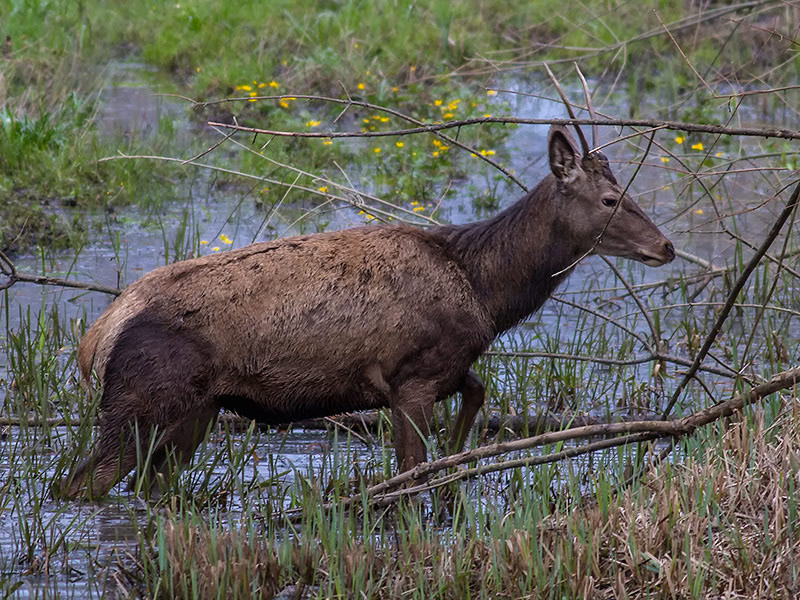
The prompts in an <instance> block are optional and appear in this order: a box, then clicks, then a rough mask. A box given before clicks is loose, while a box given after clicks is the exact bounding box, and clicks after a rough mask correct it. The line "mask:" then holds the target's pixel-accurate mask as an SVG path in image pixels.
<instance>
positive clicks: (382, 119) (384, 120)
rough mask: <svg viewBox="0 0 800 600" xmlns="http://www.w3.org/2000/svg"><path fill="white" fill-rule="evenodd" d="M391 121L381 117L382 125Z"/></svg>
mask: <svg viewBox="0 0 800 600" xmlns="http://www.w3.org/2000/svg"><path fill="white" fill-rule="evenodd" d="M388 121H389V117H381V123H387V122H388Z"/></svg>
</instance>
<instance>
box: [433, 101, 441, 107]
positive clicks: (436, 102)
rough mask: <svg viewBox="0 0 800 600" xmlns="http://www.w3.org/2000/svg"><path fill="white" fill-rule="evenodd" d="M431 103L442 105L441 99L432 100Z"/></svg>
mask: <svg viewBox="0 0 800 600" xmlns="http://www.w3.org/2000/svg"><path fill="white" fill-rule="evenodd" d="M433 103H434V104H435V105H436V106H441V105H442V101H441V100H434V101H433Z"/></svg>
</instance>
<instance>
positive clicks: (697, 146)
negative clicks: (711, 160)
mask: <svg viewBox="0 0 800 600" xmlns="http://www.w3.org/2000/svg"><path fill="white" fill-rule="evenodd" d="M692 150H700V151H702V150H703V142H697V143H696V144H694V145H693V146H692Z"/></svg>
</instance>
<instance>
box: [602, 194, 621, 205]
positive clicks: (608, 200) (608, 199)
mask: <svg viewBox="0 0 800 600" xmlns="http://www.w3.org/2000/svg"><path fill="white" fill-rule="evenodd" d="M617 200H618V198H617V196H605V197H604V198H603V205H604V206H614V205H616V204H617Z"/></svg>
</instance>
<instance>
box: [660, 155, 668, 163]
mask: <svg viewBox="0 0 800 600" xmlns="http://www.w3.org/2000/svg"><path fill="white" fill-rule="evenodd" d="M661 162H662V163H668V162H669V156H662V157H661Z"/></svg>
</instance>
